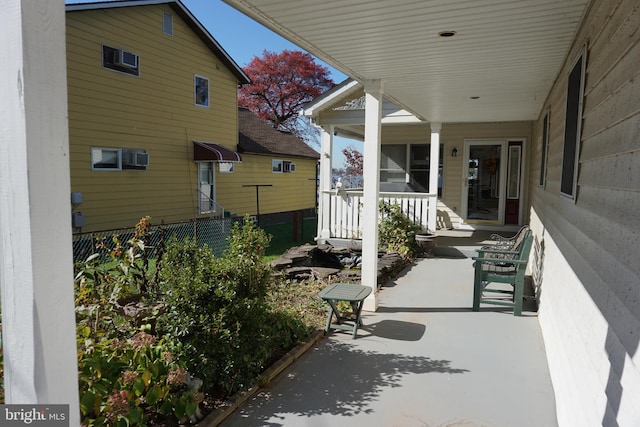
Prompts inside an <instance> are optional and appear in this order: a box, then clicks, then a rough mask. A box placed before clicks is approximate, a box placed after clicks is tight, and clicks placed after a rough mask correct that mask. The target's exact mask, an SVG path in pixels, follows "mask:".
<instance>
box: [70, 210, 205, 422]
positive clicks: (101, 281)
mask: <svg viewBox="0 0 640 427" xmlns="http://www.w3.org/2000/svg"><path fill="white" fill-rule="evenodd" d="M148 227H149V218H148V217H146V218H142V219H141V220H140V222H139V223H138V225H137V226H136V233H135V235H134V236H133V238H132V239H130V240H128V241H127V242H122V241H121V240H120V239H119V238H118V237H117V236H116V237H114V239H113V245H114V246H113V247H111V248H110V247H108V246H107V244H106V243H105V242H104V241H99V242H98V244H97V245H96V249H97V253H95V254H93V255H91V256H90V257H89V258H88V259H87V261H86V262H85V263H83V264H80V265H78V266H77V269H78V274H77V275H76V287H75V299H76V324H77V345H78V368H79V378H78V379H79V389H80V409H81V413H82V418H83V424H84V425H87V426H102V425H110V426H132V425H133V426H135V425H145V424H146V422H147V420H148V419H150V418H154V417H158V416H170V415H173V416H175V417H176V418H178V419H181V418H183V417H185V416H191V415H193V414H194V413H195V412H196V410H197V404H198V401H199V400H201V399H202V395H199V394H196V393H194V392H192V391H189V390H187V387H186V385H185V383H184V378H185V376H186V370H185V367H184V364H183V363H179V362H178V361H177V360H176V359H175V358H174V357H173V354H174V353H175V352H176V348H175V345H173V344H172V343H171V342H170V341H166V340H165V341H158V340H157V338H156V337H155V336H153V335H151V334H149V333H148V332H151V330H152V325H153V317H154V316H155V315H157V314H158V310H159V308H158V307H159V306H158V305H157V304H154V303H153V302H151V301H152V300H150V298H151V297H153V295H150V294H149V289H150V287H151V283H152V282H153V280H151V278H152V276H153V268H152V267H151V266H150V263H149V260H148V259H147V256H146V254H147V249H148V247H147V245H146V244H145V240H144V239H145V237H146V236H147V234H148ZM132 297H135V298H137V299H139V301H140V303H141V304H142V305H143V306H146V307H150V308H149V309H148V310H142V313H147V318H144V317H143V318H136V317H131V316H128V315H126V314H125V313H124V310H123V307H122V306H121V305H120V302H122V301H123V300H127V299H131V298H132Z"/></svg>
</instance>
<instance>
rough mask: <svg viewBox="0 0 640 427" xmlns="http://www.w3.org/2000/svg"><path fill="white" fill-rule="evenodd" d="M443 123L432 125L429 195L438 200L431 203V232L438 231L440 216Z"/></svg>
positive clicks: (429, 217) (429, 219)
mask: <svg viewBox="0 0 640 427" xmlns="http://www.w3.org/2000/svg"><path fill="white" fill-rule="evenodd" d="M441 129H442V123H431V153H430V154H429V159H430V160H429V193H431V194H435V195H436V200H433V199H431V200H430V202H433V203H429V216H428V217H427V225H428V227H429V230H431V231H436V220H437V215H438V204H437V194H438V170H439V168H440V130H441Z"/></svg>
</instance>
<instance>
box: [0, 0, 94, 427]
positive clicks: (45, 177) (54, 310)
mask: <svg viewBox="0 0 640 427" xmlns="http://www.w3.org/2000/svg"><path fill="white" fill-rule="evenodd" d="M0 10H1V11H2V12H1V13H0V40H2V41H3V42H2V43H0V62H1V63H2V68H1V71H0V76H1V78H0V93H2V96H0V128H1V129H2V132H0V284H1V286H2V329H3V330H2V335H3V340H2V347H3V352H4V369H5V372H4V373H5V382H4V386H5V400H6V403H10V404H36V403H37V404H68V405H69V416H70V419H69V425H71V426H77V425H79V424H80V419H79V414H80V410H79V397H78V367H77V360H76V357H77V355H76V338H75V315H74V297H73V254H72V242H71V200H70V197H71V196H70V194H71V191H70V189H71V185H70V178H69V136H68V123H67V76H66V55H65V51H66V46H65V31H66V28H65V6H64V1H63V0H47V1H46V2H43V1H40V0H0ZM87 167H89V166H87Z"/></svg>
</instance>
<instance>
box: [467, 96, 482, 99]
mask: <svg viewBox="0 0 640 427" xmlns="http://www.w3.org/2000/svg"><path fill="white" fill-rule="evenodd" d="M469 98H470V99H480V97H479V96H470V97H469Z"/></svg>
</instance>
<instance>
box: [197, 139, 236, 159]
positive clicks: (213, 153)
mask: <svg viewBox="0 0 640 427" xmlns="http://www.w3.org/2000/svg"><path fill="white" fill-rule="evenodd" d="M193 161H195V162H241V161H242V157H240V154H239V153H236V152H235V151H233V150H229V149H228V148H226V147H224V146H222V145H220V144H215V143H213V142H202V141H193Z"/></svg>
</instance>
